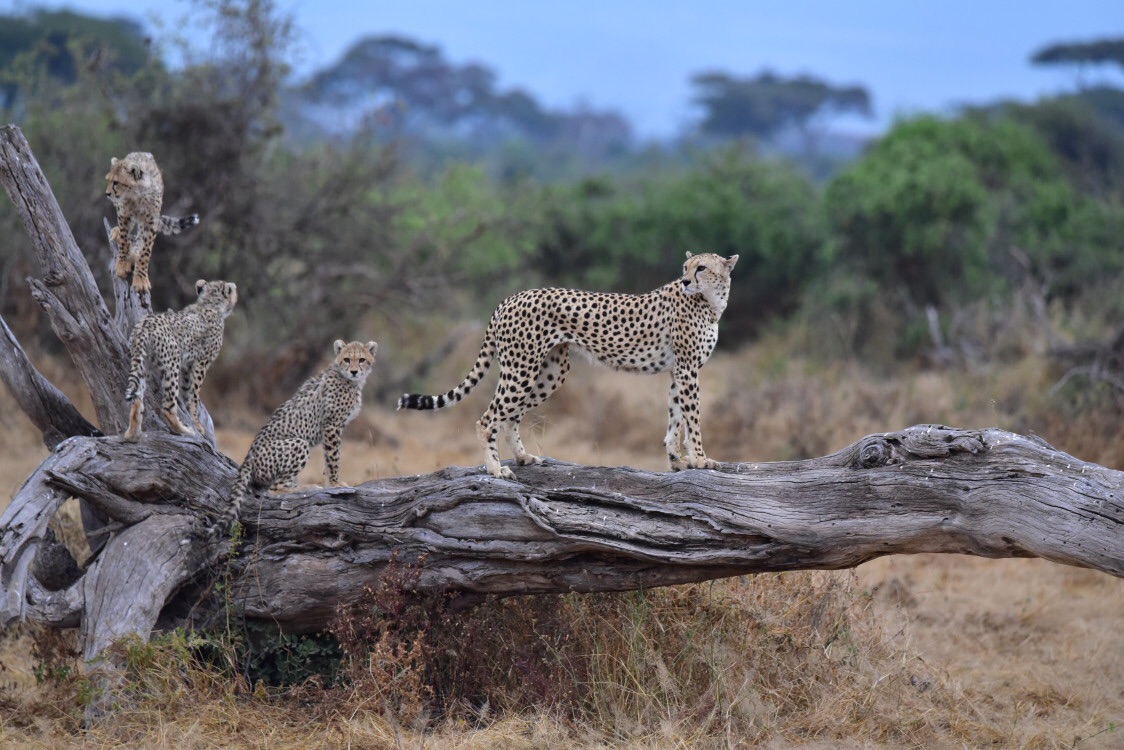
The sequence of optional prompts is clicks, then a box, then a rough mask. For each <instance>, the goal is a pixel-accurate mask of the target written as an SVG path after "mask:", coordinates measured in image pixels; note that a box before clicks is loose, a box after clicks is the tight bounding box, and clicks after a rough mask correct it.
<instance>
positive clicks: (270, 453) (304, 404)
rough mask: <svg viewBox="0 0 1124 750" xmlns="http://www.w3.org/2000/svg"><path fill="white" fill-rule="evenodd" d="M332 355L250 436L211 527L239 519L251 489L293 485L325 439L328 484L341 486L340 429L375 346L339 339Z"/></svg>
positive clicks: (358, 402) (359, 393) (354, 405)
mask: <svg viewBox="0 0 1124 750" xmlns="http://www.w3.org/2000/svg"><path fill="white" fill-rule="evenodd" d="M333 346H334V349H335V358H334V359H333V360H332V364H330V365H329V366H328V367H326V368H325V369H324V370H322V371H321V372H320V373H319V374H317V375H314V376H313V377H311V378H309V379H308V380H306V381H305V382H304V384H303V385H301V387H300V388H298V389H297V392H296V393H295V394H293V396H292V397H291V398H290V399H289V400H288V401H286V402H285V403H284V404H282V405H281V407H280V408H278V409H277V411H275V412H274V413H273V416H271V417H270V418H269V421H268V422H266V424H265V426H264V427H262V429H261V431H260V432H258V434H257V436H255V437H254V441H253V443H251V444H250V450H249V452H247V454H246V460H245V461H243V462H242V467H241V468H240V469H239V470H238V478H237V479H235V480H234V486H233V488H232V489H231V493H230V505H229V506H228V508H227V512H226V515H225V516H224V517H223V519H222V520H221V522H220V524H218V525H217V527H216V530H222V529H226V528H229V526H230V525H231V524H233V523H234V522H235V521H237V520H238V518H239V516H240V514H241V511H242V501H243V499H244V498H245V496H246V494H247V493H248V492H249V491H250V489H251V488H262V487H268V488H271V489H274V490H284V489H292V488H293V487H295V486H296V483H297V475H298V474H299V473H300V472H301V469H303V468H304V467H305V465H306V464H307V463H308V458H309V454H310V453H311V452H312V447H313V446H314V445H318V444H319V443H320V442H321V441H323V443H324V469H325V473H326V474H327V477H328V485H329V486H331V487H338V486H340V477H339V464H340V441H341V439H342V434H343V428H344V427H346V426H347V425H348V424H349V423H350V422H351V421H352V420H353V419H355V417H356V416H357V415H358V414H359V408H360V406H362V403H363V385H364V383H366V382H367V376H369V375H370V374H371V367H372V365H373V364H374V362H375V353H376V352H377V351H378V348H379V345H378V344H377V343H375V342H374V341H368V342H367V343H365V344H364V343H362V342H359V341H352V342H350V343H347V344H345V343H344V342H343V341H342V340H341V341H336V342H335V344H334V345H333Z"/></svg>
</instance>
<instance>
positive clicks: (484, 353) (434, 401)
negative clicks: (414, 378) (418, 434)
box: [398, 316, 496, 410]
mask: <svg viewBox="0 0 1124 750" xmlns="http://www.w3.org/2000/svg"><path fill="white" fill-rule="evenodd" d="M494 323H495V317H494V316H493V320H492V323H491V324H489V325H488V330H487V331H486V332H485V333H484V343H482V344H481V345H480V354H479V355H478V356H477V357H476V364H474V365H473V366H472V370H470V371H469V373H468V375H466V376H465V378H464V380H462V381H461V383H460V385H458V386H457V387H456V388H453V389H451V390H449V391H448V392H446V393H442V394H440V395H438V396H427V395H424V394H421V393H406V394H403V396H402V398H400V399H398V408H399V409H418V410H428V409H443V408H445V407H446V406H451V405H453V404H455V403H457V402H458V401H460V400H461V399H462V398H464V397H465V396H467V395H468V394H470V393H472V390H473V389H474V388H476V386H477V385H479V383H480V381H481V380H482V379H483V378H484V373H486V372H488V368H489V367H491V365H492V358H493V357H495V355H496V341H495V336H494V333H493V331H494V328H493V325H494Z"/></svg>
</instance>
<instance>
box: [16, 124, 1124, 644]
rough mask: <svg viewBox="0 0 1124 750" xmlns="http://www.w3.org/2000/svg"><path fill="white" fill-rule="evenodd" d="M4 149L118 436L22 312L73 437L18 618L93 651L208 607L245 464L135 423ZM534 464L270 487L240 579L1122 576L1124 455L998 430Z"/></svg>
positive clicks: (60, 238) (314, 619)
mask: <svg viewBox="0 0 1124 750" xmlns="http://www.w3.org/2000/svg"><path fill="white" fill-rule="evenodd" d="M0 158H2V160H3V166H2V168H0V179H2V180H3V181H4V184H5V187H6V188H7V189H8V192H9V195H10V196H11V197H12V199H13V201H14V202H16V203H17V204H19V205H20V206H21V207H23V209H24V210H25V211H26V218H25V222H26V223H27V224H28V225H29V232H32V234H33V237H35V236H38V237H40V238H41V239H37V240H36V248H37V254H38V256H39V260H40V265H41V267H42V268H43V269H48V270H46V271H45V273H46V274H47V278H49V279H50V281H49V282H46V281H32V282H31V283H32V288H33V290H35V292H33V293H39V294H40V295H41V296H40V301H41V302H42V303H43V305H44V309H45V310H46V312H47V314H48V316H50V317H51V320H52V323H53V324H54V325H55V330H56V331H57V332H59V335H60V337H62V339H63V341H64V343H65V344H66V345H67V348H68V350H69V352H70V354H71V356H72V357H73V358H74V359H75V362H76V364H77V365H79V368H80V370H81V372H82V373H83V378H84V379H85V380H86V382H87V385H88V386H89V387H90V390H91V393H92V394H93V395H94V401H95V409H96V411H97V413H98V422H99V424H100V425H101V428H102V431H104V432H105V433H107V434H108V435H109V436H108V437H101V436H98V435H97V434H96V433H95V432H94V430H93V429H92V428H91V426H90V425H88V424H87V423H85V421H84V420H81V421H79V420H78V419H75V417H74V414H75V413H76V412H73V413H72V412H71V410H72V409H73V407H70V406H69V404H68V402H66V399H65V397H64V396H62V395H61V394H59V393H57V391H53V390H51V389H48V388H44V387H43V382H44V381H43V380H42V378H41V376H39V375H38V373H36V372H35V370H34V368H33V367H31V365H30V364H29V363H28V362H27V361H26V357H25V356H24V355H23V351H22V349H21V348H20V347H19V346H18V344H16V342H15V341H14V339H12V338H11V336H10V334H9V335H7V340H8V341H9V343H8V344H7V345H6V346H5V348H2V349H0V353H2V355H3V356H0V368H2V371H3V376H4V380H5V382H6V383H7V384H8V386H9V388H11V389H12V390H13V392H15V393H17V396H19V394H33V396H19V400H20V404H21V407H22V408H24V410H25V411H28V413H29V415H31V416H32V417H33V419H34V420H35V423H36V425H37V426H39V428H40V429H41V430H42V431H43V433H44V436H45V439H46V440H47V441H48V444H50V445H54V450H53V453H52V455H51V456H50V457H49V458H48V459H47V460H46V461H44V463H43V464H42V465H41V466H40V467H39V468H38V469H37V470H36V471H35V473H33V474H32V476H31V477H30V478H29V479H28V481H27V483H25V485H24V486H23V488H22V489H20V491H19V492H18V493H17V494H16V496H15V498H14V500H13V502H12V504H11V505H10V506H9V507H8V509H7V510H6V511H5V513H4V514H3V516H2V517H0V623H10V622H12V621H15V620H17V619H19V618H31V619H34V620H39V621H42V622H46V623H50V624H52V625H55V626H59V627H74V626H80V627H81V635H82V647H83V651H84V654H85V656H86V657H87V658H89V659H92V658H94V657H95V656H97V655H98V654H99V653H101V652H102V651H103V650H104V649H105V647H106V646H107V645H108V644H109V643H111V642H112V641H113V640H114V639H116V638H119V637H120V636H122V635H124V634H128V633H136V634H139V635H140V636H141V637H147V636H148V634H149V633H150V632H151V631H152V630H153V629H154V628H158V627H163V626H168V625H177V624H185V623H191V622H192V620H193V617H194V616H195V615H194V614H193V611H194V610H195V609H196V608H195V607H194V605H195V604H196V602H198V601H199V600H200V591H199V589H198V582H199V581H200V580H201V579H205V578H206V575H205V573H206V571H207V570H208V568H209V566H212V565H213V564H214V563H215V562H216V561H217V560H218V559H219V558H220V556H221V554H222V553H223V552H224V551H225V547H226V546H227V543H226V542H215V543H204V542H203V541H201V538H200V536H199V535H198V534H197V533H196V532H197V530H198V529H199V528H200V526H201V525H202V523H203V521H201V519H204V518H205V517H207V516H209V515H212V514H214V513H216V512H218V511H219V510H221V509H222V508H223V507H225V504H226V496H227V494H228V491H229V489H230V485H231V482H232V480H233V478H234V476H235V473H236V466H235V464H234V463H233V462H232V461H231V460H230V459H229V458H227V457H226V456H223V455H222V454H220V453H219V452H217V451H216V450H215V448H214V444H213V441H212V440H210V439H209V438H208V437H201V438H200V437H181V436H173V435H170V434H168V433H167V430H166V429H162V425H161V424H160V423H157V422H153V423H152V429H147V428H148V426H147V425H146V430H147V431H146V433H145V435H144V437H143V438H142V439H141V441H140V442H138V443H135V444H132V443H126V442H124V441H123V440H122V439H121V438H120V437H118V436H116V433H118V432H120V430H121V428H122V427H123V426H124V421H123V418H122V417H123V415H124V412H125V410H124V405H123V404H121V403H119V397H118V395H117V394H118V393H119V392H120V384H121V383H122V382H123V381H124V370H123V364H122V363H123V360H124V355H125V350H126V347H125V345H124V343H123V340H122V336H123V333H122V332H121V331H119V330H118V328H117V327H116V326H114V325H112V324H111V323H110V318H109V315H108V312H107V311H106V310H105V305H104V304H103V303H102V301H101V297H100V295H99V294H98V292H97V289H96V286H95V285H94V284H93V281H92V276H91V274H90V272H89V268H88V267H86V266H85V265H84V261H83V262H78V261H79V260H80V259H81V255H80V254H79V253H78V252H77V248H74V247H73V239H72V238H70V239H68V237H69V233H68V232H63V231H62V229H61V228H60V227H57V226H54V223H55V222H59V223H61V222H62V217H61V214H59V212H58V211H57V207H54V208H52V206H53V198H51V199H50V200H48V197H49V196H50V191H49V190H48V189H47V187H46V182H45V180H43V178H42V175H41V173H39V172H38V170H37V168H36V169H31V167H30V166H29V165H33V164H34V159H33V158H32V157H31V154H30V151H29V150H28V149H27V147H26V143H24V142H23V139H22V135H21V134H20V133H19V131H18V129H15V128H11V127H9V128H6V129H3V130H0ZM16 166H18V167H19V168H18V169H17V168H16ZM44 227H46V228H44ZM56 256H61V257H62V258H64V259H65V260H60V259H59V258H58V257H56ZM48 289H49V290H51V291H50V292H49V293H47V292H46V291H45V290H48ZM79 320H81V321H84V322H83V323H82V324H81V325H80V324H78V323H77V321H79ZM68 321H72V322H73V323H71V322H68ZM34 394H46V395H44V396H34ZM40 404H42V405H40ZM68 407H69V408H68ZM61 437H66V438H68V439H65V440H61V442H60V439H59V438H61ZM749 450H751V447H747V452H748V451H749ZM516 474H517V477H518V481H507V480H500V479H496V478H494V477H491V476H489V475H487V474H484V473H482V471H481V470H480V469H478V468H472V469H463V468H451V469H446V470H444V471H440V472H437V473H435V474H429V475H424V476H415V477H400V478H395V479H386V480H381V481H375V482H368V483H366V484H364V485H362V486H359V487H354V488H336V489H319V490H306V491H300V492H294V493H289V494H285V495H266V496H264V497H261V498H256V499H248V501H247V503H246V505H245V506H244V509H243V524H244V526H245V537H244V542H243V546H242V548H241V549H240V550H239V554H238V555H237V557H235V558H234V559H233V560H232V561H231V562H230V563H229V572H230V578H229V580H230V588H229V597H230V599H229V602H230V603H232V604H233V605H234V606H235V607H236V608H237V609H239V610H240V611H241V612H242V613H244V615H245V616H246V617H260V618H268V619H270V620H275V621H277V622H279V623H281V624H282V625H284V626H285V627H287V628H289V629H291V630H293V631H302V630H315V629H319V628H322V627H323V626H324V625H326V624H327V623H328V622H329V620H330V619H331V618H332V616H333V614H334V612H335V610H336V608H337V606H338V605H339V604H340V603H343V602H348V601H352V600H355V599H357V598H358V597H360V596H361V595H362V593H363V590H364V588H365V587H366V586H367V585H369V584H371V583H373V582H374V581H375V580H376V579H377V578H378V576H379V575H380V574H381V573H382V571H383V570H384V569H385V568H386V566H387V564H388V561H390V560H391V559H392V557H394V556H396V557H397V559H398V560H402V561H406V562H409V563H416V564H418V577H417V579H416V583H415V584H414V585H415V586H416V587H417V588H418V589H420V590H429V591H460V592H464V594H465V596H464V597H462V601H465V602H472V601H474V600H476V599H478V598H479V597H481V596H484V595H487V594H497V595H509V594H521V593H550V592H564V591H611V590H623V589H632V588H638V587H651V586H661V585H666V584H674V583H682V582H687V581H700V580H706V579H711V578H716V577H721V576H731V575H738V574H744V573H753V572H761V571H776V570H794V569H801V568H843V567H850V566H854V565H857V564H858V563H860V562H862V561H864V560H869V559H871V558H874V557H878V556H880V555H885V554H889V553H909V552H934V551H936V552H964V553H969V554H975V555H983V556H987V557H1024V556H1039V557H1044V558H1047V559H1050V560H1054V561H1057V562H1062V563H1067V564H1071V565H1080V566H1086V567H1091V568H1095V569H1097V570H1102V571H1105V572H1107V573H1110V574H1112V575H1117V576H1121V575H1124V534H1122V533H1121V532H1122V531H1124V501H1122V497H1124V495H1122V487H1124V473H1121V472H1117V471H1113V470H1110V469H1106V468H1104V467H1101V466H1097V465H1095V464H1088V463H1084V462H1082V461H1079V460H1077V459H1075V458H1072V457H1071V456H1068V455H1066V454H1064V453H1062V452H1060V451H1057V450H1055V449H1053V448H1051V447H1050V446H1049V445H1047V444H1045V443H1044V442H1042V441H1040V440H1038V439H1035V438H1027V437H1022V436H1019V435H1014V434H1012V433H1008V432H1004V431H1002V430H998V429H987V430H958V429H952V428H947V427H939V426H932V425H920V426H916V427H911V428H908V429H905V430H902V431H899V432H890V433H884V434H879V435H871V436H869V437H866V438H863V439H861V440H859V441H858V442H856V443H854V444H853V445H851V446H848V447H847V448H844V449H843V450H841V451H839V452H837V453H834V454H832V455H830V456H824V457H822V458H814V459H809V460H806V461H792V462H783V463H761V464H752V463H729V464H724V465H722V467H721V469H720V470H718V471H686V472H680V473H666V474H665V473H653V472H644V471H637V470H634V469H627V468H624V469H609V468H592V467H584V466H575V465H570V464H564V463H559V462H555V461H548V462H547V463H546V465H544V466H541V467H521V468H517V469H516ZM67 497H78V498H80V499H81V500H82V501H83V502H85V503H86V504H88V506H89V507H90V508H91V509H92V510H94V511H96V513H97V515H98V516H100V517H101V518H103V519H105V520H106V522H107V523H108V525H107V526H105V527H103V528H100V529H96V530H93V532H92V533H93V534H94V535H95V536H96V537H97V538H98V539H100V540H101V541H103V542H104V546H102V547H101V548H100V551H99V552H98V554H97V555H96V556H95V559H94V560H93V561H92V562H91V563H90V564H89V565H88V567H87V568H86V570H85V571H84V572H83V573H82V575H81V577H80V578H79V579H78V580H76V581H74V582H73V583H70V584H69V585H67V586H66V587H65V588H63V589H61V590H57V591H50V590H48V589H47V588H46V587H45V586H44V585H43V584H42V582H41V581H40V580H38V579H37V577H36V575H35V573H34V567H33V565H32V562H33V560H34V558H35V557H36V555H37V553H38V552H39V550H40V549H41V541H42V539H43V537H44V534H45V530H46V525H47V521H48V520H49V519H50V517H51V516H52V515H53V514H54V513H55V511H56V510H57V509H58V507H59V505H60V504H61V503H62V502H63V501H64V500H65V499H66V498H67Z"/></svg>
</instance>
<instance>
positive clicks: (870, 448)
mask: <svg viewBox="0 0 1124 750" xmlns="http://www.w3.org/2000/svg"><path fill="white" fill-rule="evenodd" d="M855 463H856V465H857V466H856V468H859V469H876V468H878V467H879V466H890V465H892V464H899V463H901V461H900V460H899V459H898V457H897V456H896V452H895V451H894V446H893V445H891V443H890V441H889V440H886V439H885V438H874V439H870V440H868V441H867V442H865V443H863V444H862V445H861V446H859V452H858V455H857V457H856V461H855Z"/></svg>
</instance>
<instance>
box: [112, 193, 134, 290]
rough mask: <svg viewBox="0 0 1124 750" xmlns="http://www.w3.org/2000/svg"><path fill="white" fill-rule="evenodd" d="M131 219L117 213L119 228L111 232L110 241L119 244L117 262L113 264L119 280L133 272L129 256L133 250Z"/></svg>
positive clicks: (114, 228) (119, 210)
mask: <svg viewBox="0 0 1124 750" xmlns="http://www.w3.org/2000/svg"><path fill="white" fill-rule="evenodd" d="M129 223H130V219H129V218H128V217H127V216H126V215H125V214H124V211H123V210H121V209H118V211H117V226H115V227H113V229H111V230H110V231H109V241H110V242H115V243H117V260H116V261H115V262H114V264H113V272H114V273H116V274H117V278H119V279H123V278H125V277H127V276H128V275H129V271H132V270H133V259H132V257H131V256H130V255H129V252H130V251H131V250H132V238H131V237H130V236H129V234H130V233H129Z"/></svg>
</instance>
